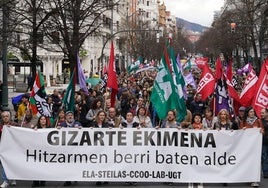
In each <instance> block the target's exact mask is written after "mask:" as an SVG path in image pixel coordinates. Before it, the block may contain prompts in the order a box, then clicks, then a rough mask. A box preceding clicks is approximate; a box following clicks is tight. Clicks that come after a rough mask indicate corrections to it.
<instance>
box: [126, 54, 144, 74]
mask: <svg viewBox="0 0 268 188" xmlns="http://www.w3.org/2000/svg"><path fill="white" fill-rule="evenodd" d="M141 63H142V57H139V58H138V60H137V61H135V62H134V63H131V64H130V65H129V66H128V67H127V72H128V73H129V74H130V73H132V72H136V71H137V70H139V68H140V65H141Z"/></svg>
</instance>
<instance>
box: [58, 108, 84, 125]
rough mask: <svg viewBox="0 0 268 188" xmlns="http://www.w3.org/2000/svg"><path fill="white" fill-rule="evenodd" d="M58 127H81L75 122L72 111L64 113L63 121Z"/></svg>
mask: <svg viewBox="0 0 268 188" xmlns="http://www.w3.org/2000/svg"><path fill="white" fill-rule="evenodd" d="M60 127H70V128H72V127H77V128H81V127H82V125H81V123H80V122H79V121H75V119H74V113H73V112H72V111H67V112H66V113H65V121H64V122H62V123H61V124H60Z"/></svg>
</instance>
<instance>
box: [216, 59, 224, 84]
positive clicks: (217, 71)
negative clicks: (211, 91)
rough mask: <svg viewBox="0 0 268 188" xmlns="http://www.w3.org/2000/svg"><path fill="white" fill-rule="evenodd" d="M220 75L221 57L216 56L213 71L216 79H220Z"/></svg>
mask: <svg viewBox="0 0 268 188" xmlns="http://www.w3.org/2000/svg"><path fill="white" fill-rule="evenodd" d="M221 77H222V64H221V58H220V57H218V58H217V61H216V72H215V78H216V80H219V79H221Z"/></svg>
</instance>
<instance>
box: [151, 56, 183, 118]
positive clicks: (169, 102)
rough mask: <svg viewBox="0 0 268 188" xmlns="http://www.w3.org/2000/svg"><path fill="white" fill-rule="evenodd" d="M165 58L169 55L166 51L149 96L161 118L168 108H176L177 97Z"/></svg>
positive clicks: (164, 115)
mask: <svg viewBox="0 0 268 188" xmlns="http://www.w3.org/2000/svg"><path fill="white" fill-rule="evenodd" d="M167 59H169V57H168V55H167V53H164V54H163V56H162V59H161V62H160V66H159V71H158V73H157V75H156V78H155V81H154V85H153V90H152V94H151V98H150V99H151V102H152V104H153V106H154V108H155V110H156V112H157V115H158V117H159V118H160V119H162V120H163V119H165V118H166V116H167V113H168V111H169V110H177V106H178V99H179V98H178V95H177V93H176V87H175V85H174V82H173V78H172V75H171V73H170V69H169V65H168V64H167V62H166V60H167Z"/></svg>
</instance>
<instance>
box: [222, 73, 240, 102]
mask: <svg viewBox="0 0 268 188" xmlns="http://www.w3.org/2000/svg"><path fill="white" fill-rule="evenodd" d="M224 77H225V79H226V83H227V89H228V93H229V96H230V97H231V98H232V99H233V100H234V101H236V102H238V103H240V98H239V95H238V93H237V92H236V90H235V88H234V86H233V84H232V82H231V80H229V78H228V77H227V76H225V75H224ZM226 77H227V78H226Z"/></svg>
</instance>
